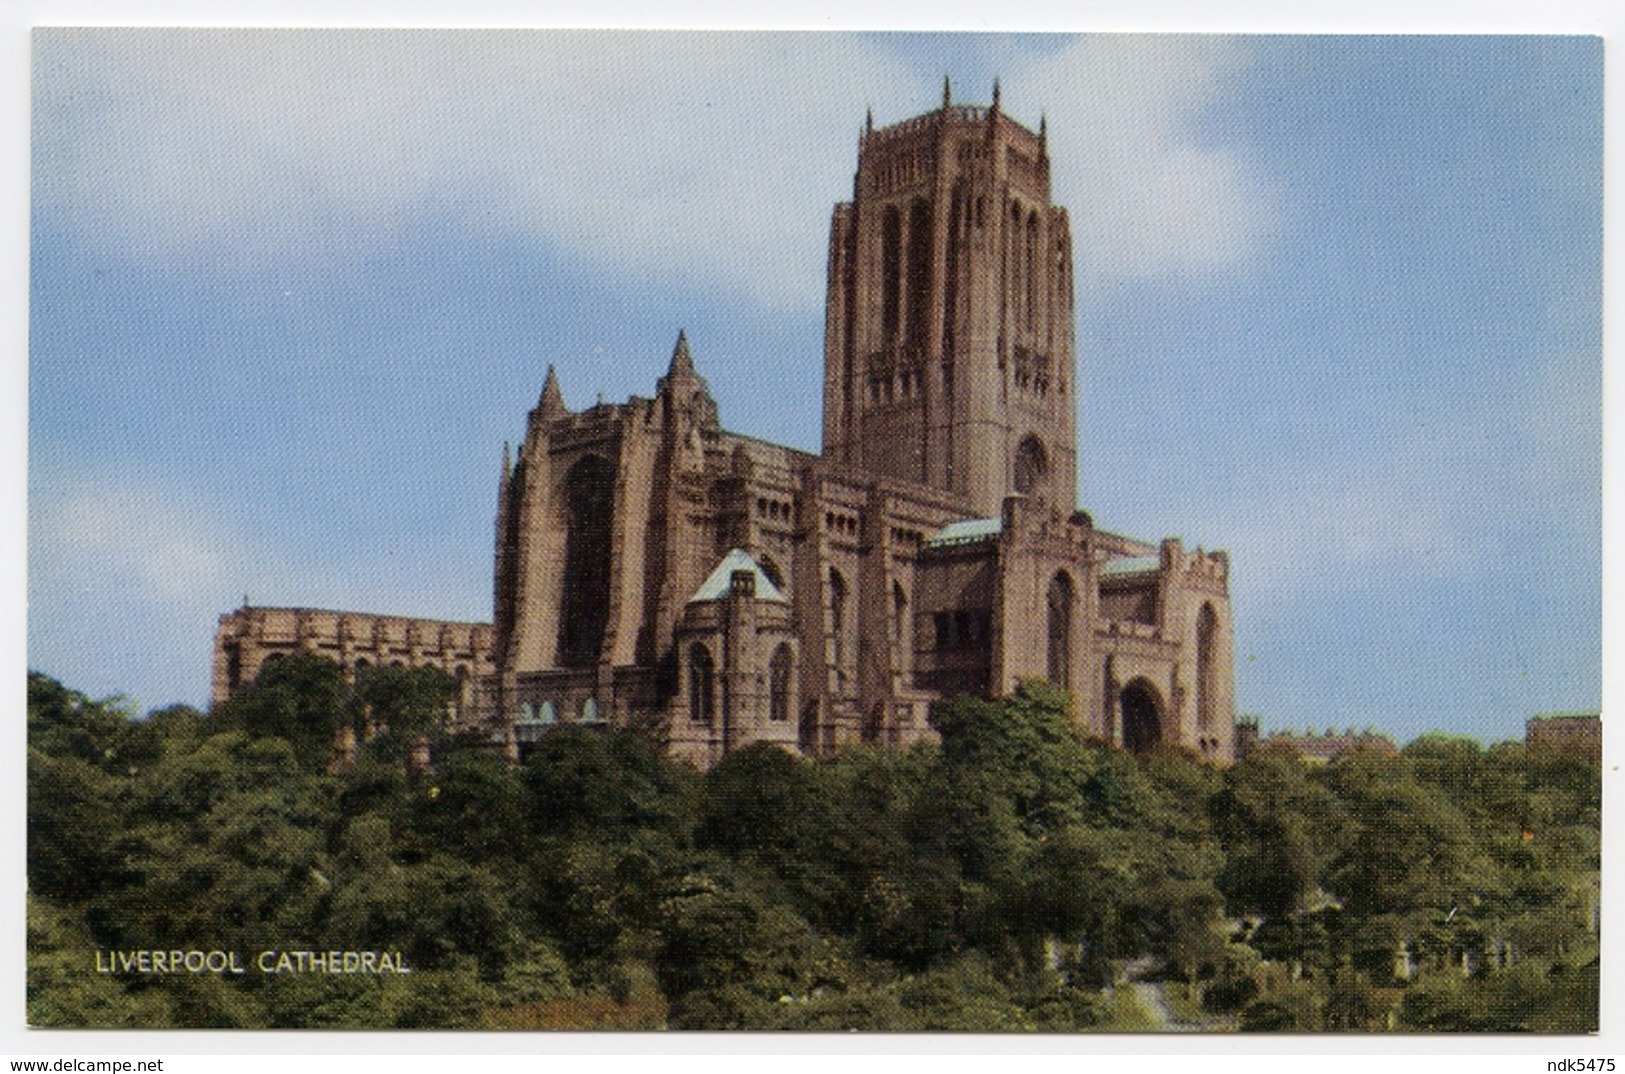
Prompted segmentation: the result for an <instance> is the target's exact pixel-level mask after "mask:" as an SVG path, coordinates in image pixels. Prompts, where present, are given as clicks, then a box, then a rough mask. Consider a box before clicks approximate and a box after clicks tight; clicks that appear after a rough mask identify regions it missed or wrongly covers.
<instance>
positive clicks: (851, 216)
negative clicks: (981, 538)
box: [824, 81, 1077, 517]
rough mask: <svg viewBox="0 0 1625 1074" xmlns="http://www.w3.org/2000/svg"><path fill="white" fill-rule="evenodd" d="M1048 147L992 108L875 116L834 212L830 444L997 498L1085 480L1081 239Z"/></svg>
mask: <svg viewBox="0 0 1625 1074" xmlns="http://www.w3.org/2000/svg"><path fill="white" fill-rule="evenodd" d="M1049 195H1050V176H1049V156H1048V153H1047V151H1046V148H1045V129H1044V125H1043V124H1042V123H1041V124H1040V125H1039V129H1038V133H1036V134H1035V133H1033V132H1032V131H1030V130H1028V129H1027V128H1025V127H1023V126H1021V125H1020V124H1018V123H1016V122H1015V121H1013V120H1011V119H1009V118H1008V117H1006V116H1004V115H1003V114H1002V113H1001V112H1000V109H999V89H998V85H997V83H995V84H994V87H993V103H992V106H991V107H987V108H982V107H973V106H966V105H956V104H953V103H952V98H951V94H950V90H949V87H948V84H947V82H946V81H944V83H943V99H942V107H941V108H939V109H937V110H936V111H933V112H928V113H926V114H925V115H921V116H916V117H915V118H913V119H910V120H906V121H904V122H902V123H898V124H895V125H893V126H890V127H884V128H880V129H875V128H874V126H873V123H872V120H871V122H870V123H869V124H867V125H866V128H865V130H864V132H863V134H862V136H861V139H860V142H859V149H858V171H857V176H856V178H855V179H854V182H853V199H852V201H851V202H847V203H843V204H840V205H837V206H836V207H835V215H834V220H833V222H832V224H831V228H830V247H829V297H828V305H827V307H826V314H825V334H824V339H825V343H824V454H825V456H826V457H828V458H832V459H835V460H837V461H839V462H843V463H847V464H850V465H853V466H857V467H862V468H864V469H867V470H871V471H875V472H878V473H882V474H885V475H887V476H890V477H895V478H901V479H904V480H908V481H915V482H920V483H922V484H926V485H930V486H932V487H935V488H939V489H942V490H945V491H948V492H952V493H956V494H958V495H960V496H963V497H964V498H965V499H966V501H967V504H968V506H969V507H970V509H971V510H972V511H974V512H975V513H977V514H979V515H982V516H984V517H992V516H996V515H998V514H999V512H1000V509H1001V503H1002V501H1003V499H1004V497H1005V496H1007V495H1009V494H1010V493H1012V492H1019V493H1024V494H1027V495H1031V496H1034V497H1041V498H1043V499H1045V500H1046V501H1048V502H1049V503H1050V504H1051V505H1052V506H1053V507H1056V508H1058V509H1060V511H1061V512H1062V513H1063V514H1065V513H1070V512H1071V510H1072V507H1073V501H1074V498H1075V495H1076V485H1077V452H1076V447H1075V424H1076V419H1075V415H1076V402H1075V400H1074V399H1073V392H1074V390H1075V385H1074V381H1073V372H1074V371H1073V365H1072V363H1073V356H1072V242H1071V234H1070V231H1069V229H1068V226H1067V216H1066V210H1065V209H1062V208H1059V207H1056V206H1052V205H1051V204H1050V200H1049Z"/></svg>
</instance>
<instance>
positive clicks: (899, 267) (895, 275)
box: [880, 205, 903, 344]
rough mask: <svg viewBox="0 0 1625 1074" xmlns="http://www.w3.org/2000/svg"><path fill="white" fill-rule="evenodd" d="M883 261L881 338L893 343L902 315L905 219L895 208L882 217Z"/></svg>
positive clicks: (881, 275) (881, 250) (881, 245)
mask: <svg viewBox="0 0 1625 1074" xmlns="http://www.w3.org/2000/svg"><path fill="white" fill-rule="evenodd" d="M880 258H881V265H880V338H881V340H882V341H883V342H885V343H887V344H890V343H891V342H892V341H893V340H895V339H896V338H897V326H898V322H899V321H900V320H901V314H902V303H901V301H900V299H901V297H902V284H903V280H902V275H903V216H902V214H901V213H899V212H898V211H897V207H896V206H895V205H889V206H887V207H886V213H885V215H884V216H883V217H881V221H880Z"/></svg>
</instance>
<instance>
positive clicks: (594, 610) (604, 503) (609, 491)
mask: <svg viewBox="0 0 1625 1074" xmlns="http://www.w3.org/2000/svg"><path fill="white" fill-rule="evenodd" d="M564 497H565V512H566V526H567V530H566V536H565V543H564V599H563V600H562V601H560V605H559V657H558V663H559V666H560V667H590V666H591V665H593V664H595V663H597V662H598V650H599V648H600V647H601V646H602V645H603V642H604V625H605V623H607V622H608V621H609V551H610V513H611V510H612V508H613V505H614V497H615V468H614V467H613V466H612V465H610V462H609V460H608V459H605V458H604V457H603V456H601V455H588V456H587V457H586V458H584V459H582V460H581V461H580V462H578V463H576V464H575V465H574V466H572V467H571V468H570V472H569V474H568V475H567V476H566V477H565V479H564Z"/></svg>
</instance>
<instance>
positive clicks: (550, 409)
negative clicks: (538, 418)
mask: <svg viewBox="0 0 1625 1074" xmlns="http://www.w3.org/2000/svg"><path fill="white" fill-rule="evenodd" d="M536 405H537V408H538V409H540V410H541V412H542V413H543V414H544V415H546V416H547V417H553V416H555V415H558V414H567V413H569V408H568V407H566V406H565V405H564V393H563V392H562V391H560V390H559V378H558V374H556V373H554V372H553V366H552V364H551V363H549V364H548V367H547V380H546V381H545V382H543V384H542V401H541V402H540V403H538V404H536Z"/></svg>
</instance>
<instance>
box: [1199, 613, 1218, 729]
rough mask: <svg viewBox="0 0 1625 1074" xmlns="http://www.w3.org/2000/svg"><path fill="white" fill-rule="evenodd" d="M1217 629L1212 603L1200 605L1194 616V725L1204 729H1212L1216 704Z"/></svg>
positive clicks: (1216, 618)
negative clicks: (1215, 648) (1195, 616)
mask: <svg viewBox="0 0 1625 1074" xmlns="http://www.w3.org/2000/svg"><path fill="white" fill-rule="evenodd" d="M1218 630H1219V617H1218V616H1217V615H1215V614H1214V613H1213V605H1211V604H1204V605H1202V612H1201V614H1200V615H1198V616H1197V618H1196V726H1197V727H1199V728H1201V729H1202V730H1204V731H1208V730H1211V729H1212V727H1213V720H1214V710H1215V709H1216V708H1217V706H1218V699H1217V697H1215V696H1214V695H1215V693H1216V688H1217V686H1218V682H1217V678H1218V660H1217V657H1216V654H1215V652H1214V646H1215V643H1216V640H1217V638H1216V636H1217V634H1218Z"/></svg>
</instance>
